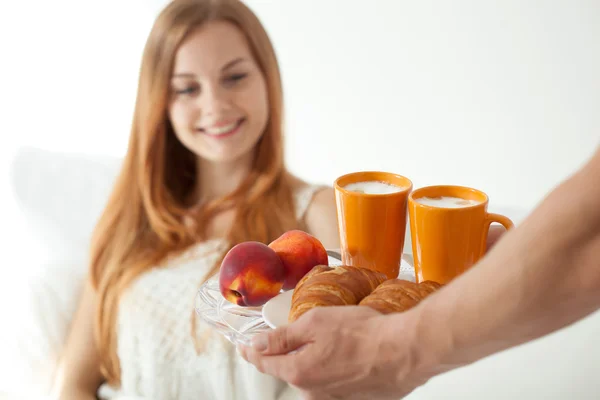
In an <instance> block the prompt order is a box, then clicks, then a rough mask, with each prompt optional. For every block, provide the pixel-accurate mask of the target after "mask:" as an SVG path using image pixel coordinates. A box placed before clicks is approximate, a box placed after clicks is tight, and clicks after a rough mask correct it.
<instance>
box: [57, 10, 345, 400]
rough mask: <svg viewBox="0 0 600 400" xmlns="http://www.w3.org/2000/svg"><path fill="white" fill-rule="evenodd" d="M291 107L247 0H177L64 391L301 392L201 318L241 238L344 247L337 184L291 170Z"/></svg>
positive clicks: (143, 79) (100, 240) (259, 395)
mask: <svg viewBox="0 0 600 400" xmlns="http://www.w3.org/2000/svg"><path fill="white" fill-rule="evenodd" d="M282 111H283V105H282V88H281V82H280V75H279V69H278V65H277V61H276V57H275V53H274V50H273V47H272V45H271V43H270V41H269V38H268V36H267V34H266V32H265V30H264V29H263V27H262V26H261V24H260V22H259V21H258V19H257V18H256V16H255V15H254V14H253V13H252V12H251V11H250V10H249V9H248V8H247V7H246V6H244V5H243V4H242V3H241V2H239V1H237V0H235V1H234V0H228V1H225V0H223V1H210V0H175V1H173V2H172V3H170V4H169V5H168V6H167V7H166V8H165V10H163V12H162V13H161V14H160V15H159V16H158V18H157V20H156V22H155V24H154V26H153V29H152V31H151V33H150V36H149V39H148V42H147V44H146V48H145V51H144V55H143V60H142V67H141V72H140V80H139V89H138V95H137V103H136V107H135V114H134V119H133V126H132V132H131V138H130V142H129V148H128V152H127V155H126V157H125V160H124V163H123V166H122V170H121V173H120V176H119V177H118V180H117V182H116V184H115V187H114V190H113V193H112V195H111V197H110V199H109V201H108V204H107V206H106V209H105V211H104V213H103V215H102V216H101V218H100V220H99V222H98V225H97V227H96V230H95V232H94V236H93V243H92V249H91V268H90V275H91V276H90V281H89V283H88V284H87V285H86V287H85V289H84V293H83V297H82V300H81V304H80V307H79V308H78V312H77V314H76V316H75V318H74V321H73V326H72V329H71V334H70V337H69V341H68V344H67V350H66V353H65V355H64V359H63V360H64V362H63V380H62V383H61V390H60V391H61V397H60V398H61V399H78V400H84V399H94V398H95V396H96V395H97V392H98V391H99V396H100V398H118V397H120V396H122V398H130V397H137V398H148V399H155V400H160V399H188V398H190V399H191V398H193V399H199V398H200V399H257V400H258V399H260V400H268V399H284V398H286V399H287V398H295V392H294V391H293V389H292V388H291V387H289V386H287V385H285V384H284V383H282V382H281V381H278V380H275V379H274V378H271V377H269V376H267V375H263V374H260V373H259V372H257V371H256V370H255V369H254V367H253V366H252V365H250V364H248V363H246V362H245V361H244V360H243V359H242V358H241V357H239V356H238V355H237V354H236V351H235V348H234V347H233V346H232V345H231V344H229V343H228V342H226V341H225V340H224V339H223V338H221V337H219V335H217V334H212V333H211V331H210V330H209V329H208V328H207V327H205V326H203V325H202V323H201V322H200V321H198V322H197V323H196V321H195V319H194V318H193V313H192V310H193V300H194V296H195V293H196V291H197V289H198V286H199V285H200V284H201V283H202V281H203V280H205V279H207V278H208V277H210V276H211V275H213V274H214V273H215V272H217V271H218V267H219V262H220V260H221V259H222V257H223V256H224V254H225V253H226V252H227V250H228V249H229V248H231V247H232V246H233V245H234V244H236V243H239V242H241V241H246V240H257V241H261V242H263V243H268V242H270V241H271V240H273V239H275V238H277V237H278V236H279V235H281V234H282V233H284V232H285V231H287V230H290V229H304V230H306V231H308V232H309V233H311V234H313V235H314V236H316V237H317V238H319V239H320V240H321V241H322V243H323V244H324V245H325V246H326V247H338V240H339V239H338V235H337V224H336V216H335V203H334V199H333V191H332V190H331V189H324V190H319V189H321V188H319V187H317V186H313V185H309V184H307V183H305V182H302V181H301V180H300V179H297V178H295V177H293V176H292V175H290V174H289V173H288V172H287V171H286V169H285V167H284V162H283V148H282ZM95 334H96V335H97V336H96V338H95V336H94V335H95ZM95 339H97V340H95ZM99 388H100V390H99Z"/></svg>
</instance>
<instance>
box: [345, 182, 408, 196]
mask: <svg viewBox="0 0 600 400" xmlns="http://www.w3.org/2000/svg"><path fill="white" fill-rule="evenodd" d="M344 189H346V190H350V191H352V192H357V193H365V194H390V193H397V192H401V191H402V190H404V187H402V186H397V185H393V184H391V183H387V182H381V181H364V182H356V183H350V184H348V185H346V186H344Z"/></svg>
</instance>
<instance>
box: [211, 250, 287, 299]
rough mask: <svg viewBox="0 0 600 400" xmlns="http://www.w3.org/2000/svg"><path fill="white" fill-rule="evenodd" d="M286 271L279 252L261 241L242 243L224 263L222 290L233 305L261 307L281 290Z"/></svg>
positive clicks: (229, 253)
mask: <svg viewBox="0 0 600 400" xmlns="http://www.w3.org/2000/svg"><path fill="white" fill-rule="evenodd" d="M284 279H285V269H284V267H283V263H282V262H281V259H280V258H279V256H278V255H277V253H276V252H275V251H274V250H273V249H271V248H269V247H268V246H267V245H266V244H264V243H260V242H252V241H250V242H242V243H239V244H237V245H235V246H234V247H232V248H231V250H229V252H228V253H227V254H226V255H225V258H224V259H223V262H222V263H221V269H220V272H219V290H220V291H221V294H222V295H223V297H224V298H225V299H226V300H228V301H229V302H231V303H233V304H237V305H239V306H246V307H258V306H262V305H263V304H265V303H266V302H267V301H269V300H270V299H271V298H273V297H275V296H276V295H278V294H279V292H280V291H281V288H282V286H283V282H284Z"/></svg>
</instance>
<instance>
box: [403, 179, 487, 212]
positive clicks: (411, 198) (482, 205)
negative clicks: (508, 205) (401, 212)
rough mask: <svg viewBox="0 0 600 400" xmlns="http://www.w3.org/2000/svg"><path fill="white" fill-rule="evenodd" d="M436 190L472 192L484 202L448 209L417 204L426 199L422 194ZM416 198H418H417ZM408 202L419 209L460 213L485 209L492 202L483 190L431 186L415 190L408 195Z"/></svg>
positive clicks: (459, 186) (453, 186) (468, 187)
mask: <svg viewBox="0 0 600 400" xmlns="http://www.w3.org/2000/svg"><path fill="white" fill-rule="evenodd" d="M435 189H460V190H466V191H470V192H475V193H477V194H479V195H481V196H483V198H484V200H483V201H482V202H480V203H477V204H473V205H470V206H464V207H460V208H446V207H436V206H430V205H428V204H422V203H419V202H417V201H416V200H418V199H420V198H421V197H425V196H419V194H420V193H422V192H424V191H426V190H435ZM415 196H418V197H416V198H415ZM408 201H409V202H411V203H413V204H415V205H416V206H418V207H423V208H429V209H445V210H453V211H460V210H469V209H473V208H477V207H485V206H486V205H487V204H488V203H489V201H490V197H489V196H488V195H487V193H485V192H484V191H482V190H479V189H475V188H473V187H470V186H461V185H429V186H423V187H420V188H418V189H415V190H413V191H412V192H411V193H410V194H409V195H408Z"/></svg>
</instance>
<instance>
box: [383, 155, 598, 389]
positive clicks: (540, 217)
mask: <svg viewBox="0 0 600 400" xmlns="http://www.w3.org/2000/svg"><path fill="white" fill-rule="evenodd" d="M599 308H600V151H599V152H597V153H596V155H595V156H594V157H593V158H592V160H591V161H590V162H589V163H588V164H587V165H586V166H585V167H584V168H583V169H582V170H580V171H579V172H578V173H576V174H575V175H573V176H572V177H571V178H570V179H568V180H567V181H565V182H564V183H563V184H561V185H560V186H559V187H557V188H556V189H555V190H554V191H553V192H552V193H551V194H550V195H549V196H547V198H546V199H545V200H544V201H543V202H542V204H540V206H539V207H538V208H537V209H536V210H535V211H534V212H533V213H532V214H531V215H530V217H529V218H527V220H526V221H525V222H524V223H523V224H522V225H521V226H519V227H518V229H515V230H514V231H512V232H510V233H508V234H507V235H506V236H505V238H504V239H503V240H502V241H500V242H499V243H498V244H497V245H496V246H495V247H494V248H493V249H492V250H491V251H490V253H488V255H487V256H486V257H485V258H484V259H483V260H482V261H481V262H480V263H479V264H477V265H476V266H475V267H474V268H472V269H471V270H470V271H469V272H468V273H465V274H463V275H462V276H460V277H459V278H457V279H455V280H454V281H453V282H452V283H451V284H450V285H448V286H447V287H445V288H444V289H442V290H441V291H439V292H438V293H436V294H435V295H432V296H430V297H429V298H428V299H426V300H425V301H423V302H422V303H421V304H420V305H419V306H417V307H416V308H414V309H413V310H411V311H410V312H409V313H411V314H412V315H411V317H412V318H414V321H416V324H415V325H416V326H417V328H416V329H415V335H414V338H415V339H414V340H415V345H414V348H413V351H414V354H415V355H416V357H415V359H414V360H415V363H416V365H415V368H416V370H421V371H423V373H425V374H426V375H429V376H428V377H430V376H431V375H435V374H438V373H441V372H444V371H448V370H450V369H453V368H455V367H457V366H461V365H466V364H469V363H471V362H474V361H476V360H479V359H481V358H483V357H485V356H488V355H490V354H492V353H495V352H498V351H501V350H504V349H507V348H510V347H513V346H516V345H519V344H521V343H524V342H527V341H529V340H532V339H535V338H538V337H540V336H543V335H546V334H548V333H551V332H553V331H555V330H557V329H560V328H562V327H564V326H567V325H569V324H571V323H573V322H575V321H577V320H579V319H581V318H583V317H585V316H587V315H588V314H590V313H592V312H593V311H595V310H597V309H599ZM404 317H405V316H401V315H397V316H393V317H391V319H392V320H395V321H396V323H392V324H390V331H389V334H390V338H393V337H394V335H396V336H397V332H398V331H397V330H396V329H398V330H399V329H400V324H401V325H403V326H406V319H405V318H404ZM390 322H391V321H390ZM391 340H393V339H391Z"/></svg>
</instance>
